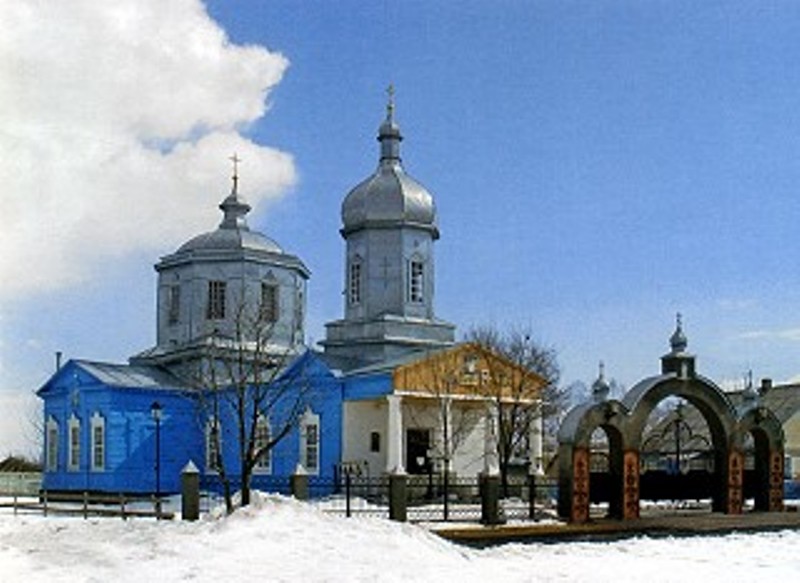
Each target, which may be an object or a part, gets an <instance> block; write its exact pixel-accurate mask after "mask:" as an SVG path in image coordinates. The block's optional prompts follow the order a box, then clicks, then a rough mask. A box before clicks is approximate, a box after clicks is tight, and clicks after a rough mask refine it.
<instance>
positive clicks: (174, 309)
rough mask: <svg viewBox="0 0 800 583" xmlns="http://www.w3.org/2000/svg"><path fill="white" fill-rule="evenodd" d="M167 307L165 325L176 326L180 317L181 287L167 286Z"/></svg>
mask: <svg viewBox="0 0 800 583" xmlns="http://www.w3.org/2000/svg"><path fill="white" fill-rule="evenodd" d="M168 301H169V305H168V310H167V323H169V324H177V323H178V320H179V319H180V317H181V286H179V285H171V286H169V299H168Z"/></svg>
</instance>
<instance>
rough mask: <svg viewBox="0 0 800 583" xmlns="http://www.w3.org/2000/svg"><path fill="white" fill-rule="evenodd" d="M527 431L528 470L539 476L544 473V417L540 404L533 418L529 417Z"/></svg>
mask: <svg viewBox="0 0 800 583" xmlns="http://www.w3.org/2000/svg"><path fill="white" fill-rule="evenodd" d="M529 431H530V433H529V434H528V459H530V461H531V464H530V468H529V470H528V471H529V472H530V473H531V474H536V475H537V476H541V475H542V474H543V473H544V467H543V463H544V417H543V415H542V406H541V405H539V407H538V408H537V410H536V413H535V414H534V417H533V419H531V424H530V427H529Z"/></svg>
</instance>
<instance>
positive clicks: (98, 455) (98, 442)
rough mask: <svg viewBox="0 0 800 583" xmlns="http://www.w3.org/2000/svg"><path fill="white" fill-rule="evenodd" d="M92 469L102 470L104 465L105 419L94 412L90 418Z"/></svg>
mask: <svg viewBox="0 0 800 583" xmlns="http://www.w3.org/2000/svg"><path fill="white" fill-rule="evenodd" d="M90 425H91V433H92V452H91V453H92V470H93V471H95V472H102V471H103V470H104V469H105V467H106V421H105V419H103V417H102V415H100V414H99V413H95V414H94V415H92V419H91V423H90Z"/></svg>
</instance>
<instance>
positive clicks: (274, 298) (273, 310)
mask: <svg viewBox="0 0 800 583" xmlns="http://www.w3.org/2000/svg"><path fill="white" fill-rule="evenodd" d="M279 315H280V314H279V304H278V286H277V285H276V284H274V283H267V282H262V283H261V320H262V322H267V323H270V324H272V323H274V322H277V321H278V317H279Z"/></svg>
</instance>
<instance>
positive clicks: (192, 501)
mask: <svg viewBox="0 0 800 583" xmlns="http://www.w3.org/2000/svg"><path fill="white" fill-rule="evenodd" d="M181 518H182V519H183V520H197V519H198V518H200V470H198V469H197V466H196V465H194V463H192V461H191V460H190V461H189V463H187V464H186V465H185V466H184V468H183V471H182V472H181Z"/></svg>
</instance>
